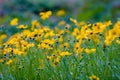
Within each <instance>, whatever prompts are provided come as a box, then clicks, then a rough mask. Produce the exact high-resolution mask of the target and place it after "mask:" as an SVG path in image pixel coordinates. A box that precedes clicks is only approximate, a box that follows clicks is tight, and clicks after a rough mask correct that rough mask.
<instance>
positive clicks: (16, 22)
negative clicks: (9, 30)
mask: <svg viewBox="0 0 120 80" xmlns="http://www.w3.org/2000/svg"><path fill="white" fill-rule="evenodd" d="M10 25H11V26H16V25H18V18H14V19H13V20H12V21H11V22H10Z"/></svg>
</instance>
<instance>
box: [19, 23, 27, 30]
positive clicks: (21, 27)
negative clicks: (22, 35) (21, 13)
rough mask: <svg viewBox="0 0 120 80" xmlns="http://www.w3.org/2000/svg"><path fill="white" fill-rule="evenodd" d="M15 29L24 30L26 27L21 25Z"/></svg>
mask: <svg viewBox="0 0 120 80" xmlns="http://www.w3.org/2000/svg"><path fill="white" fill-rule="evenodd" d="M17 28H19V29H25V28H27V26H25V25H22V24H21V25H19V26H18V27H17Z"/></svg>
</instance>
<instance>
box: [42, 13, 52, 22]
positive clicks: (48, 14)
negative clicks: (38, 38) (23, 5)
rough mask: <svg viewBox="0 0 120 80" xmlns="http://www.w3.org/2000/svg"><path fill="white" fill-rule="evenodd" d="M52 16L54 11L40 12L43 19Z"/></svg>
mask: <svg viewBox="0 0 120 80" xmlns="http://www.w3.org/2000/svg"><path fill="white" fill-rule="evenodd" d="M51 15H52V11H47V12H40V16H41V19H43V20H46V19H48V18H49V17H50V16H51Z"/></svg>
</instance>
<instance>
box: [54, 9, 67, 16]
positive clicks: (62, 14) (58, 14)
mask: <svg viewBox="0 0 120 80" xmlns="http://www.w3.org/2000/svg"><path fill="white" fill-rule="evenodd" d="M65 14H66V12H65V11H64V10H59V11H57V13H56V15H57V16H64V15H65Z"/></svg>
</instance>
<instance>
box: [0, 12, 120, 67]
mask: <svg viewBox="0 0 120 80" xmlns="http://www.w3.org/2000/svg"><path fill="white" fill-rule="evenodd" d="M64 14H65V12H64V11H63V10H62V11H59V12H58V13H57V15H58V16H61V15H64ZM51 15H52V12H51V11H47V12H41V13H40V16H41V19H43V20H45V19H48V18H49V17H50V16H51ZM70 21H71V22H72V23H73V24H74V25H75V27H73V26H71V24H69V23H66V22H65V21H64V20H62V21H60V22H59V23H58V25H57V26H56V27H55V28H54V29H51V28H50V27H49V26H43V25H42V24H41V23H40V22H39V21H37V20H33V21H32V22H31V26H27V25H26V26H25V25H23V24H20V25H18V18H15V19H13V20H11V22H10V25H11V26H17V27H16V28H20V29H23V31H22V32H18V33H16V34H14V35H12V36H11V37H10V38H9V39H8V40H7V41H6V42H5V43H0V44H2V45H1V46H3V49H1V50H0V52H1V53H2V55H4V56H5V55H9V56H13V55H18V56H20V55H26V54H27V51H28V50H30V49H31V48H32V47H36V48H37V49H38V50H44V53H45V55H46V59H48V60H50V61H51V62H52V63H53V64H52V65H53V66H56V65H57V64H58V63H59V62H60V60H61V58H62V57H65V56H70V55H72V54H75V55H76V56H81V57H82V54H83V53H84V52H85V53H87V54H93V53H96V48H95V47H86V46H83V45H85V44H86V45H87V43H89V42H90V41H91V43H94V44H96V45H99V44H100V43H102V41H101V35H102V37H104V38H105V40H104V42H103V43H102V44H103V45H105V46H109V45H110V44H111V43H112V41H114V40H116V43H118V44H120V41H119V39H117V38H118V37H119V35H120V21H118V22H116V23H115V25H113V28H112V29H109V26H111V25H112V23H111V21H106V22H97V23H94V24H87V23H85V22H83V21H81V22H78V21H77V20H75V19H73V18H70ZM27 27H30V28H29V29H27ZM62 27H63V28H62ZM72 29H73V30H72ZM4 38H6V35H1V37H0V42H2V40H3V39H4ZM88 46H89V45H88ZM101 48H102V46H101ZM38 54H39V53H38ZM7 59H8V58H7ZM0 61H1V62H6V64H11V63H12V62H14V61H12V60H11V59H10V58H9V59H8V60H6V59H5V58H4V59H2V60H0Z"/></svg>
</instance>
